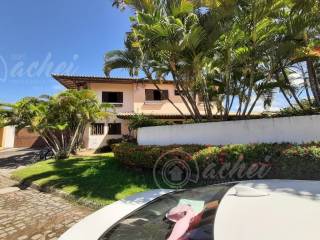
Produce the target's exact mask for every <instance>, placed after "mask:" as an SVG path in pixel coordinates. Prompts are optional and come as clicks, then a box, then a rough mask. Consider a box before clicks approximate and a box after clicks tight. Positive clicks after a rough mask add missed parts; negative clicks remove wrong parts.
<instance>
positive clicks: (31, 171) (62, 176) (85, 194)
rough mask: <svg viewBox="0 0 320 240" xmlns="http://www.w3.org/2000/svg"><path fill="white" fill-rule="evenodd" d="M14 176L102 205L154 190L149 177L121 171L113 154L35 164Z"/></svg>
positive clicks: (153, 184)
mask: <svg viewBox="0 0 320 240" xmlns="http://www.w3.org/2000/svg"><path fill="white" fill-rule="evenodd" d="M13 176H14V177H15V178H16V179H19V180H22V181H26V182H33V183H35V184H37V185H40V186H54V187H55V188H58V189H61V190H62V191H64V192H67V193H70V194H72V195H74V196H76V197H77V198H84V199H87V200H90V201H94V202H96V203H99V204H103V205H106V204H110V203H112V202H114V201H116V200H119V199H122V198H124V197H127V196H129V195H132V194H134V193H137V192H142V191H146V190H149V189H152V188H157V187H156V185H155V183H154V181H153V178H152V174H151V173H143V172H134V171H130V170H128V169H125V168H123V167H122V166H120V165H119V163H118V162H117V161H116V160H115V158H114V156H113V154H112V153H108V154H101V155H97V156H93V157H79V158H77V157H73V158H70V159H67V160H58V161H56V160H48V161H43V162H38V163H36V164H33V165H30V166H28V167H26V168H23V169H20V170H17V171H15V172H14V173H13Z"/></svg>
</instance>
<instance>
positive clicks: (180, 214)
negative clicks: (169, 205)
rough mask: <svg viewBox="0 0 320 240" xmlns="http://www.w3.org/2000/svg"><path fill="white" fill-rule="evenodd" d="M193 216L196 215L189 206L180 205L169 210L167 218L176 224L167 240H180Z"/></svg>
mask: <svg viewBox="0 0 320 240" xmlns="http://www.w3.org/2000/svg"><path fill="white" fill-rule="evenodd" d="M195 216H196V213H195V212H194V211H193V209H192V207H190V206H189V205H180V206H177V207H175V208H173V209H171V210H170V212H169V213H168V214H167V218H168V219H169V220H171V221H173V222H176V224H175V225H174V228H173V230H172V232H171V235H170V237H169V238H168V239H167V240H178V239H180V238H181V237H182V236H183V235H184V234H185V233H186V232H187V231H188V229H189V227H190V224H191V222H192V219H193V218H194V217H195Z"/></svg>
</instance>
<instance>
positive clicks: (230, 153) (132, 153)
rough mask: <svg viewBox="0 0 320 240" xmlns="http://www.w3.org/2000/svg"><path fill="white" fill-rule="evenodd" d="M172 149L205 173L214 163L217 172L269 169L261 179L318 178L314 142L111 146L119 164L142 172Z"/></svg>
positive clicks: (319, 165)
mask: <svg viewBox="0 0 320 240" xmlns="http://www.w3.org/2000/svg"><path fill="white" fill-rule="evenodd" d="M172 150H175V151H184V152H186V153H188V154H190V155H187V156H186V158H185V159H184V160H188V161H191V162H189V163H194V162H196V163H197V166H198V167H199V169H200V171H203V170H205V169H206V168H207V167H208V166H209V165H210V164H214V166H215V170H216V171H217V170H218V169H219V168H221V167H222V166H223V165H226V164H229V165H234V164H236V163H241V164H244V165H245V166H246V169H248V168H251V167H253V168H254V167H256V166H263V167H265V168H267V167H268V168H270V167H271V168H270V169H271V170H270V171H269V172H268V175H266V176H265V177H267V178H279V179H320V147H319V145H318V144H316V143H313V144H305V145H292V144H239V145H226V146H201V145H182V146H179V145H172V146H163V147H161V146H138V145H136V144H130V143H121V144H115V145H114V146H113V151H114V154H115V157H116V158H117V159H118V160H119V161H120V162H121V163H122V164H123V165H126V166H130V167H135V168H143V169H152V168H153V167H154V166H155V162H156V161H157V159H159V158H160V157H161V156H163V155H164V154H165V153H167V152H169V151H172ZM168 159H170V157H168V158H164V161H166V160H168ZM191 166H193V164H191ZM241 178H242V177H237V178H236V179H241ZM236 179H234V180H236Z"/></svg>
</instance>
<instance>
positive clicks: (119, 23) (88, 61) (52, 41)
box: [0, 0, 287, 110]
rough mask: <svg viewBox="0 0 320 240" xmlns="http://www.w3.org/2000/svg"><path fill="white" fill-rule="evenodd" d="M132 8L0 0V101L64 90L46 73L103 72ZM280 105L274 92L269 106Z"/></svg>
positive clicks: (74, 0)
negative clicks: (109, 53) (105, 58)
mask: <svg viewBox="0 0 320 240" xmlns="http://www.w3.org/2000/svg"><path fill="white" fill-rule="evenodd" d="M132 14H133V13H132V12H130V11H129V10H126V11H124V12H121V11H120V10H119V9H116V8H114V7H112V0H92V1H88V0H54V1H49V0H28V1H22V0H1V8H0V31H1V34H0V36H1V38H0V102H15V101H17V100H19V99H20V98H22V97H25V96H39V95H42V94H50V95H51V94H54V93H57V92H59V91H61V90H63V87H62V86H61V85H60V84H59V83H57V82H56V81H55V80H54V79H53V78H52V77H51V76H50V74H51V73H60V74H62V73H64V74H74V75H97V76H103V75H104V74H103V71H102V69H103V58H104V54H105V53H106V52H107V51H110V50H114V49H121V48H123V41H124V37H125V33H126V32H127V31H128V30H129V29H130V22H129V16H130V15H132ZM111 76H117V77H121V76H128V74H127V73H126V72H125V71H124V70H123V71H120V70H119V71H114V72H113V73H112V74H111ZM285 105H287V104H286V103H285V102H284V101H283V98H281V97H279V95H277V96H276V99H275V101H274V103H273V110H278V109H279V108H280V107H282V106H285ZM262 109H263V106H262V102H261V101H259V102H258V106H257V110H262Z"/></svg>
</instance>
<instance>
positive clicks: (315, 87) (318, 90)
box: [307, 58, 320, 107]
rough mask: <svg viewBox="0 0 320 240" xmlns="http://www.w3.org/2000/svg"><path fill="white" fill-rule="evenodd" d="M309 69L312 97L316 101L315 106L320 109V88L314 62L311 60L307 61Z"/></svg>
mask: <svg viewBox="0 0 320 240" xmlns="http://www.w3.org/2000/svg"><path fill="white" fill-rule="evenodd" d="M307 69H308V75H309V82H310V87H311V91H312V95H313V97H314V100H315V104H316V106H317V107H320V87H319V83H318V81H317V75H316V71H315V69H314V65H313V61H312V60H311V59H310V58H308V59H307Z"/></svg>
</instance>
